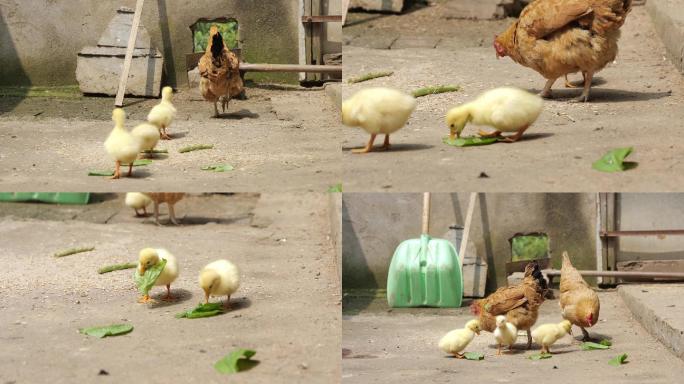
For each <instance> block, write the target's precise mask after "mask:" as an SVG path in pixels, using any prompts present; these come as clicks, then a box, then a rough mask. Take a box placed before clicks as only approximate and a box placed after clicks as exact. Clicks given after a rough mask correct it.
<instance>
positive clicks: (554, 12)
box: [494, 0, 632, 101]
mask: <svg viewBox="0 0 684 384" xmlns="http://www.w3.org/2000/svg"><path fill="white" fill-rule="evenodd" d="M631 7H632V0H536V1H533V2H531V3H530V4H529V5H527V6H526V7H525V9H523V10H522V12H521V13H520V17H519V18H518V21H516V22H515V23H513V25H511V26H510V27H509V28H508V29H507V30H506V31H505V32H503V33H502V34H500V35H498V36H497V37H496V38H495V40H494V48H495V49H496V56H497V58H498V57H504V56H510V57H511V59H513V61H515V62H516V63H518V64H521V65H524V66H526V67H529V68H532V69H534V70H535V71H537V72H539V73H540V74H541V75H542V76H544V77H545V78H546V79H547V81H546V85H545V86H544V90H543V91H542V97H551V87H552V86H553V83H554V82H555V81H556V79H558V78H559V77H561V76H567V74H569V73H575V72H582V75H583V76H584V91H583V92H582V95H581V96H579V97H577V98H576V99H574V101H587V100H588V99H589V89H590V88H591V81H592V78H593V76H594V74H595V73H596V72H598V71H600V70H601V69H603V67H605V66H606V64H608V63H609V62H611V61H613V60H614V59H615V56H616V55H617V51H618V46H617V41H618V38H619V37H620V31H619V28H620V27H621V26H622V24H623V23H624V22H625V18H626V17H627V14H628V13H629V11H630V10H631Z"/></svg>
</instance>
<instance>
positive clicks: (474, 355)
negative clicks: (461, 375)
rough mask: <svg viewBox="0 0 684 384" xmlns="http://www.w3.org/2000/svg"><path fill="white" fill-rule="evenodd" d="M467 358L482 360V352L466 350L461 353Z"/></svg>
mask: <svg viewBox="0 0 684 384" xmlns="http://www.w3.org/2000/svg"><path fill="white" fill-rule="evenodd" d="M463 356H465V358H466V359H467V360H484V354H483V353H480V352H466V353H464V354H463Z"/></svg>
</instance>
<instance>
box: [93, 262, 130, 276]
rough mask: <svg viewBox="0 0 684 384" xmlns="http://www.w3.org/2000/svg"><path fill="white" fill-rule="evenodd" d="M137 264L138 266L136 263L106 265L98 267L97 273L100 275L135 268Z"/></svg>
mask: <svg viewBox="0 0 684 384" xmlns="http://www.w3.org/2000/svg"><path fill="white" fill-rule="evenodd" d="M137 266H138V263H124V264H114V265H107V266H105V267H102V268H100V269H98V270H97V273H99V274H100V275H101V274H103V273H109V272H113V271H121V270H124V269H131V268H135V267H137Z"/></svg>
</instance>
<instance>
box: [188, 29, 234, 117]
mask: <svg viewBox="0 0 684 384" xmlns="http://www.w3.org/2000/svg"><path fill="white" fill-rule="evenodd" d="M199 72H200V76H201V79H200V91H201V92H202V97H204V99H205V100H207V101H210V102H213V103H214V117H218V116H219V112H218V106H217V103H218V101H219V100H220V101H221V108H222V109H223V112H226V108H227V107H228V102H229V101H230V99H231V98H233V97H236V96H238V95H240V94H241V93H242V90H243V89H244V84H243V82H242V78H241V77H240V61H239V60H238V58H237V56H235V54H234V53H233V52H231V51H230V50H229V49H228V48H227V47H226V45H225V43H224V42H223V36H221V33H220V32H219V30H218V28H217V27H216V26H215V25H214V26H212V27H211V29H210V30H209V43H208V44H207V51H206V53H205V54H204V56H202V58H201V59H200V62H199Z"/></svg>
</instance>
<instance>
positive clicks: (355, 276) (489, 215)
mask: <svg viewBox="0 0 684 384" xmlns="http://www.w3.org/2000/svg"><path fill="white" fill-rule="evenodd" d="M479 196H480V197H479V203H478V205H477V207H476V208H475V211H474V212H475V214H474V217H473V224H472V229H471V241H473V242H474V243H475V248H476V252H477V254H478V255H479V256H482V257H484V258H485V259H486V260H487V264H488V267H489V268H488V276H487V290H488V291H490V292H491V291H492V290H494V289H496V288H497V287H498V286H502V285H505V282H506V276H505V273H504V269H505V263H506V262H507V261H509V260H510V246H509V243H508V239H509V238H510V237H511V236H513V235H514V234H515V233H517V232H535V231H540V232H546V233H547V234H549V236H550V238H551V253H552V262H553V265H554V266H555V267H556V268H559V267H560V257H561V254H562V251H564V250H567V251H568V252H569V253H570V255H571V256H572V257H573V260H574V262H575V264H576V266H577V267H578V268H580V269H595V268H596V262H595V255H596V239H595V232H594V231H595V228H596V227H595V226H596V223H595V209H596V208H595V204H596V200H595V199H596V195H595V194H522V193H494V194H480V195H479ZM468 198H469V195H468V194H467V193H465V194H461V193H459V194H433V195H432V209H431V213H432V215H431V220H430V227H431V229H430V234H431V235H432V236H433V237H442V236H444V234H445V233H446V232H447V230H448V227H449V225H451V224H457V225H461V226H462V225H463V223H464V221H465V215H466V211H467V206H468ZM421 211H422V195H421V194H380V193H368V194H354V193H345V194H344V197H343V203H342V228H343V242H342V244H343V250H342V254H343V260H342V262H343V286H344V287H345V288H377V287H380V288H384V287H385V286H386V282H387V270H388V268H389V263H390V260H391V258H392V255H393V253H394V250H395V248H396V247H397V246H398V245H399V243H400V242H401V241H403V240H406V239H410V238H416V237H419V235H420V226H421Z"/></svg>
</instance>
